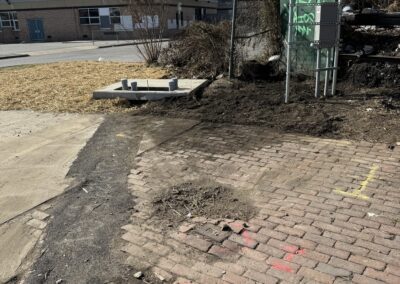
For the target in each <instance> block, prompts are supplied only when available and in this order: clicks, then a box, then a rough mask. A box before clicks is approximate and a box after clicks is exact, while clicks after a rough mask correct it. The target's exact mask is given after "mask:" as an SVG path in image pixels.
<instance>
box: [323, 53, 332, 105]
mask: <svg viewBox="0 0 400 284" xmlns="http://www.w3.org/2000/svg"><path fill="white" fill-rule="evenodd" d="M330 65H331V49H330V48H327V50H326V65H325V66H326V71H325V84H324V97H326V95H327V94H328V88H329V79H330V75H331V71H330V69H329V67H330Z"/></svg>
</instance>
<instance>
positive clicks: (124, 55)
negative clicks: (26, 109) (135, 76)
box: [0, 45, 142, 67]
mask: <svg viewBox="0 0 400 284" xmlns="http://www.w3.org/2000/svg"><path fill="white" fill-rule="evenodd" d="M82 60H89V61H99V60H101V61H117V62H118V61H120V62H142V58H141V57H140V56H139V54H138V52H137V49H136V47H135V46H129V45H128V46H120V47H111V48H104V49H88V50H79V51H73V52H66V53H54V54H45V55H35V56H29V57H21V58H12V59H3V60H0V67H8V66H16V65H25V64H41V63H51V62H60V61H82Z"/></svg>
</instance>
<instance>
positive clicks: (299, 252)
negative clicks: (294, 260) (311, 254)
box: [296, 249, 306, 255]
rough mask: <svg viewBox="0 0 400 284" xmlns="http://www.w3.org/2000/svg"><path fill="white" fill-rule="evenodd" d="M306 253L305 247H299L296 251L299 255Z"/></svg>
mask: <svg viewBox="0 0 400 284" xmlns="http://www.w3.org/2000/svg"><path fill="white" fill-rule="evenodd" d="M305 253H306V250H305V249H299V250H297V251H296V254H298V255H303V254H305Z"/></svg>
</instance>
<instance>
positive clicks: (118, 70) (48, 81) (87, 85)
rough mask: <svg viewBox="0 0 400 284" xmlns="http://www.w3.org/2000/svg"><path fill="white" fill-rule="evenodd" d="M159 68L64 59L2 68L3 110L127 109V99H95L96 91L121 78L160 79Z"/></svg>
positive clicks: (0, 97) (0, 104)
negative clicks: (64, 60) (93, 97)
mask: <svg viewBox="0 0 400 284" xmlns="http://www.w3.org/2000/svg"><path fill="white" fill-rule="evenodd" d="M165 75H167V71H166V70H165V69H162V68H158V67H146V66H145V65H143V64H136V63H116V62H61V63H51V64H40V65H31V66H22V67H11V68H2V69H0V82H1V88H0V110H35V111H43V112H78V113H95V112H126V111H129V110H131V109H132V107H131V106H130V104H129V102H128V101H126V100H118V99H117V100H93V99H91V97H92V93H93V91H94V90H96V89H99V88H102V87H104V86H107V85H109V84H112V83H115V82H117V81H119V80H121V78H149V79H157V78H162V77H163V76H165Z"/></svg>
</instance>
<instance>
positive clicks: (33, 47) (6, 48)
mask: <svg viewBox="0 0 400 284" xmlns="http://www.w3.org/2000/svg"><path fill="white" fill-rule="evenodd" d="M129 42H131V41H95V42H94V43H93V42H92V41H67V42H40V43H16V44H0V56H2V55H6V54H9V53H10V52H12V53H17V54H18V53H19V54H29V55H40V54H52V53H66V52H71V51H77V50H81V49H82V50H85V49H95V48H98V47H99V46H108V45H113V44H123V43H129Z"/></svg>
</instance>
